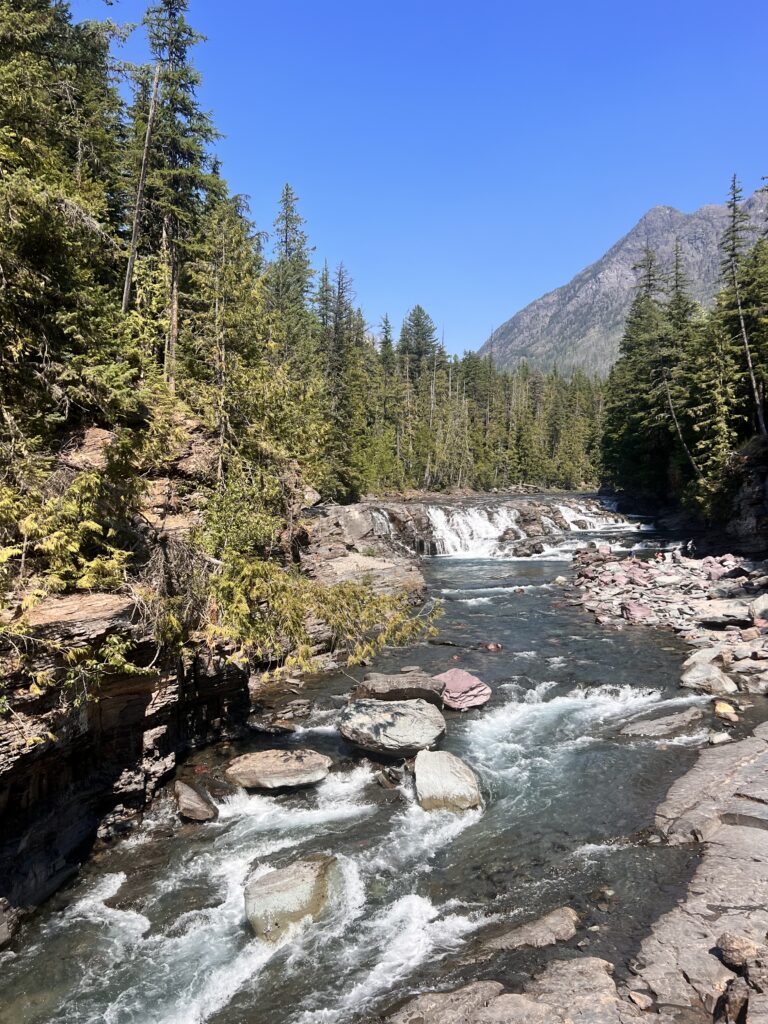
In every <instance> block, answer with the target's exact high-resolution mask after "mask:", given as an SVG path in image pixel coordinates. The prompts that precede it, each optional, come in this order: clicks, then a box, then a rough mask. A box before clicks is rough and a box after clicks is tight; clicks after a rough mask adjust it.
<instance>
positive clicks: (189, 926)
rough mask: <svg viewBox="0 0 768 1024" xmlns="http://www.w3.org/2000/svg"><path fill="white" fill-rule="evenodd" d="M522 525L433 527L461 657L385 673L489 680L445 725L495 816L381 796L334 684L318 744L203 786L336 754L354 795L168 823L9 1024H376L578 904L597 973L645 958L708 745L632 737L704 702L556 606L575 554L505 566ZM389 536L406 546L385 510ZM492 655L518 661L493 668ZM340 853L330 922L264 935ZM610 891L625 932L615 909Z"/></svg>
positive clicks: (204, 755) (679, 856)
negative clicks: (272, 939)
mask: <svg viewBox="0 0 768 1024" xmlns="http://www.w3.org/2000/svg"><path fill="white" fill-rule="evenodd" d="M520 507H521V504H520V503H519V502H518V503H516V504H514V505H513V504H512V503H511V502H510V503H502V502H496V503H494V504H492V505H488V506H487V507H485V508H483V507H478V506H477V505H474V506H468V505H467V504H463V505H456V506H453V507H451V506H449V505H447V504H444V505H438V504H435V505H432V506H429V509H430V511H429V513H428V523H429V526H430V527H431V530H432V532H433V539H434V542H435V543H436V544H438V546H439V547H440V548H441V549H442V552H443V553H444V554H445V555H450V556H453V557H444V558H432V559H425V561H424V572H425V576H426V578H427V581H428V584H429V589H430V592H431V593H432V594H433V595H434V596H439V597H442V599H443V600H444V603H445V616H444V618H443V620H442V621H441V624H440V628H441V636H440V638H439V639H440V640H449V641H450V643H451V645H452V646H441V645H433V644H424V645H422V646H419V647H416V648H410V649H407V650H399V651H387V652H385V653H384V654H383V655H381V656H380V657H379V658H378V659H377V661H376V665H375V668H376V670H377V671H385V672H386V671H389V672H397V671H399V669H400V667H401V666H402V665H406V664H414V663H416V664H419V665H421V666H422V667H423V668H424V669H425V670H426V671H428V672H430V673H434V674H436V673H438V672H440V671H444V670H445V669H447V668H450V667H452V666H453V665H456V664H458V665H459V666H460V667H461V668H465V669H467V670H468V671H470V672H474V673H476V674H477V675H479V676H481V677H482V678H483V679H484V680H486V681H487V682H488V683H489V685H490V686H491V688H492V690H493V697H492V700H491V702H490V703H489V704H488V705H487V706H486V707H484V708H482V709H478V710H476V711H473V712H470V713H467V714H464V715H460V714H456V713H452V712H446V718H447V735H446V738H445V741H444V744H443V745H444V747H445V748H446V749H448V750H450V751H452V752H453V753H455V754H457V755H458V756H460V757H462V758H463V759H464V760H465V761H466V762H467V763H468V764H470V765H471V766H472V768H473V769H474V770H475V771H476V772H477V774H478V776H479V777H480V780H481V784H482V788H483V793H484V797H485V808H484V810H483V811H482V812H481V811H472V812H470V813H467V814H464V815H453V814H450V813H448V812H426V811H423V810H422V809H421V808H420V807H419V806H418V804H417V803H415V801H414V799H413V792H412V789H411V784H410V783H409V782H407V781H406V782H404V783H403V785H402V786H400V787H399V788H398V789H397V790H395V791H393V792H390V791H388V790H386V789H384V788H382V787H381V786H380V785H379V784H378V783H377V781H376V771H377V767H378V766H374V765H371V764H369V763H367V762H365V761H361V760H360V757H359V754H355V753H354V752H353V751H352V750H351V749H350V748H349V747H347V746H346V745H345V744H344V743H343V742H342V740H341V738H340V736H339V734H338V732H337V730H336V728H335V722H336V719H337V716H338V714H339V711H340V709H341V707H342V706H343V704H344V702H345V700H346V696H347V694H348V692H349V677H348V676H347V675H342V674H340V675H337V676H334V677H330V678H324V679H320V680H315V681H311V682H309V683H308V684H307V686H306V688H305V690H304V691H303V696H306V697H307V698H309V699H311V700H312V701H313V703H314V707H313V711H312V713H311V715H310V717H309V718H308V719H306V720H305V721H303V722H302V723H301V726H300V727H299V728H298V729H297V730H296V732H295V733H293V734H291V735H288V736H285V737H263V738H261V739H259V738H257V737H255V738H254V739H252V740H249V741H246V742H244V743H243V744H242V745H241V746H239V747H238V746H236V747H235V748H234V749H232V748H230V749H216V748H210V749H208V750H205V751H201V752H198V753H197V754H195V755H194V757H193V758H192V759H191V763H190V764H189V765H187V766H186V768H185V771H187V772H189V773H191V772H192V771H193V770H194V771H195V772H196V773H197V774H195V775H194V778H195V779H196V780H198V781H201V782H205V780H206V779H207V778H210V777H214V778H220V777H221V772H222V768H223V766H224V765H225V764H226V763H227V762H228V760H229V759H230V758H231V757H233V756H234V755H235V754H237V753H240V752H244V751H245V750H249V749H255V748H259V747H265V746H275V745H281V746H282V745H285V746H289V747H290V746H300V747H311V748H314V749H317V750H320V751H322V752H323V753H327V754H329V755H330V756H331V757H332V758H333V760H334V769H333V771H332V773H331V775H329V777H328V778H327V779H326V780H325V781H324V782H323V783H321V784H320V785H319V786H318V787H316V788H315V789H310V790H306V791H302V792H298V793H292V794H277V795H272V794H249V793H246V792H244V791H237V792H234V793H232V794H231V795H229V796H225V797H222V796H221V795H219V797H218V802H219V818H218V821H216V822H211V823H209V824H205V825H181V824H180V823H179V822H178V821H177V820H176V816H175V814H174V812H173V809H172V804H171V803H170V801H167V802H165V803H162V802H161V803H160V804H158V805H156V807H155V808H154V809H153V810H152V812H151V813H150V814H149V815H148V816H147V818H146V819H145V821H144V823H143V824H142V825H141V826H140V827H139V828H138V829H137V830H136V831H135V833H134V834H133V836H132V837H131V838H130V839H128V840H127V841H125V842H122V843H119V844H117V845H116V846H115V847H114V848H112V849H109V850H106V851H104V852H103V853H102V854H101V855H100V857H99V858H98V859H97V860H95V861H92V862H91V863H90V864H88V865H87V866H86V868H85V870H84V871H83V873H82V875H81V877H80V878H79V879H78V880H77V881H76V882H75V883H74V884H73V885H72V886H70V888H69V889H67V890H64V891H63V892H62V893H61V894H60V895H59V896H57V897H55V899H54V901H53V903H52V904H51V905H50V906H49V907H47V908H44V909H43V910H42V911H41V912H40V913H39V914H38V915H37V917H36V918H35V919H34V920H33V921H32V922H31V923H30V924H29V925H28V926H27V927H26V928H25V929H24V930H23V932H22V933H21V935H20V937H19V938H18V939H17V941H16V943H15V945H14V947H13V950H12V953H11V954H8V953H6V954H0V957H4V959H3V961H2V971H1V974H0V993H1V995H0V1024H148V1022H150V1021H151V1022H152V1024H331V1022H332V1024H362V1022H370V1021H371V1020H372V1019H374V1018H375V1017H376V1016H377V1015H378V1014H380V1013H384V1012H386V1010H387V1008H388V1007H389V1006H391V1005H392V1004H393V1003H396V1002H398V1001H400V1000H402V998H403V997H405V996H406V995H408V994H409V993H411V992H414V991H420V990H424V989H428V988H431V987H436V986H437V987H440V986H442V985H444V984H445V983H444V981H443V976H444V974H445V973H448V974H449V975H450V979H451V983H460V982H461V981H462V980H471V979H472V977H473V973H472V971H473V968H472V966H471V965H472V957H471V956H470V957H467V956H466V954H467V952H471V947H472V943H473V942H475V941H477V936H478V935H479V934H481V933H482V931H483V929H484V928H486V927H488V926H489V925H492V924H493V923H494V922H497V923H498V924H501V923H502V922H506V923H507V924H509V925H510V926H511V925H512V924H514V923H516V922H518V921H520V920H526V919H530V918H533V917H536V916H538V915H539V914H541V913H544V912H547V911H549V910H551V909H553V908H554V907H556V906H560V905H562V904H563V903H566V902H569V903H570V904H571V905H573V906H575V907H576V909H577V910H578V911H579V912H580V913H581V915H582V918H583V921H584V923H585V925H599V926H600V930H599V931H596V932H591V933H589V935H590V939H589V941H590V955H594V956H603V957H605V958H606V959H609V960H612V961H614V962H616V961H617V960H619V961H620V959H621V957H622V956H623V955H625V954H626V955H628V953H629V952H630V951H632V950H633V949H634V946H635V942H636V937H637V933H638V930H640V929H642V927H643V924H644V922H646V921H647V920H649V919H650V917H652V916H656V914H657V913H658V910H659V907H660V906H661V905H663V903H664V901H665V900H671V899H674V897H675V883H676V881H677V880H682V879H683V878H684V877H685V872H686V871H687V870H688V864H689V858H688V855H687V854H686V853H685V851H683V852H682V853H681V852H680V851H679V850H678V849H676V848H675V849H666V848H659V847H646V846H644V845H642V843H641V842H640V841H639V840H638V839H637V837H636V836H635V835H634V833H635V831H636V830H638V829H641V828H643V827H645V826H646V825H647V824H648V822H649V821H650V820H651V819H652V813H653V808H654V807H655V805H656V803H657V802H658V801H659V799H660V798H661V796H662V795H663V793H664V791H665V790H666V788H667V786H668V784H669V782H670V781H671V780H672V779H673V778H674V777H675V775H676V774H678V773H681V772H682V771H683V770H684V768H685V767H686V765H687V764H688V763H689V761H690V759H691V758H692V757H693V746H694V745H695V743H696V742H698V740H697V731H696V730H693V731H692V732H691V733H690V734H689V735H684V736H682V737H678V738H677V739H676V740H675V741H673V742H667V743H664V744H659V743H654V742H650V741H647V740H639V739H638V740H628V739H625V738H622V737H621V735H620V730H621V728H622V727H623V725H624V724H625V723H626V722H627V721H629V720H631V719H633V718H637V717H641V716H646V715H656V714H659V713H662V712H664V711H665V710H666V709H667V708H669V707H671V708H673V709H674V710H678V708H679V706H681V705H685V704H688V705H691V704H695V703H696V702H697V700H698V698H696V697H693V696H691V695H689V694H686V695H685V696H684V697H682V698H681V697H680V691H678V690H677V688H676V687H675V680H676V678H677V675H678V674H679V665H680V661H681V650H682V648H681V646H680V645H678V644H677V642H676V641H675V640H674V638H672V639H670V640H669V641H668V642H665V644H664V646H663V647H661V646H660V645H659V643H658V641H657V638H656V637H655V636H654V635H653V634H652V633H651V632H650V631H644V630H628V631H626V632H625V633H620V632H606V631H604V630H602V629H601V628H600V627H599V626H597V625H595V624H594V623H593V622H591V620H589V619H588V618H587V617H585V616H584V614H583V612H582V611H581V610H580V609H577V608H573V607H569V606H562V603H560V604H558V603H557V597H558V596H559V595H560V593H561V591H560V587H559V585H558V584H557V583H556V582H555V580H556V577H557V576H558V575H560V574H562V573H563V572H564V571H566V570H565V568H564V565H563V564H562V560H563V559H565V558H567V557H568V554H567V550H565V549H564V548H563V547H562V546H561V547H560V548H559V549H558V554H557V557H558V558H559V559H560V564H552V563H551V562H549V561H547V560H546V558H540V559H539V560H535V559H534V560H531V559H519V560H507V559H505V558H504V556H503V551H504V545H505V544H506V543H507V542H502V541H501V538H502V537H503V536H504V535H505V534H507V533H508V532H509V531H511V532H512V534H513V540H514V539H517V538H518V537H519V538H520V539H523V538H524V537H525V529H524V527H523V525H522V522H521V517H520V514H519V509H520ZM556 510H557V506H556V505H554V504H553V505H552V514H551V516H550V518H551V521H552V523H553V524H555V520H556V517H557V511H556ZM592 514H596V513H594V512H593V513H592ZM576 518H578V519H584V516H583V515H579V514H578V512H577V513H576ZM542 522H543V520H542ZM555 525H556V524H555ZM624 525H625V527H626V524H624ZM608 526H609V530H610V529H611V526H612V524H608ZM378 528H379V529H381V531H382V535H383V533H384V531H386V530H389V529H390V528H392V524H391V521H389V520H388V518H387V516H386V514H385V513H382V522H381V523H380V524H379V527H378ZM578 529H579V527H578V526H576V527H575V530H576V531H578ZM595 536H597V535H595ZM569 537H570V539H571V540H573V541H575V540H576V539H578V537H576V535H575V534H571V532H570V531H569ZM580 537H581V540H582V541H583V540H584V534H581V535H580ZM554 543H560V544H561V545H562V543H563V534H562V531H561V533H560V534H559V537H558V538H555V536H554V535H553V544H554ZM499 556H501V557H499ZM489 640H493V641H495V642H496V643H499V644H501V645H502V647H503V650H502V652H501V653H496V654H493V653H489V652H488V651H487V650H486V649H485V646H484V645H485V644H486V643H487V641H489ZM457 658H458V661H456V660H455V659H457ZM351 759H354V761H351ZM318 853H322V854H328V853H332V854H334V855H336V857H337V858H338V860H339V864H340V867H341V878H342V882H341V885H340V887H339V889H338V890H337V891H336V892H335V893H334V895H333V896H332V899H331V901H330V905H329V906H328V908H327V911H326V913H325V915H324V916H323V917H322V918H321V919H320V920H318V921H317V922H316V923H313V924H308V925H306V926H304V927H298V928H296V929H295V930H294V931H293V932H292V933H290V934H289V935H288V936H286V938H285V939H284V940H283V942H282V943H281V944H279V945H277V946H269V945H267V944H265V943H263V942H261V941H260V940H258V939H256V938H254V936H253V935H252V933H251V932H250V930H249V927H248V925H247V922H246V919H245V915H244V907H243V893H242V890H243V882H244V879H245V877H246V875H247V874H248V873H249V872H250V871H252V870H254V869H255V870H257V871H258V872H260V873H266V872H268V871H269V870H271V869H273V868H276V867H282V866H284V865H286V864H289V863H290V862H291V861H292V860H293V859H294V858H297V857H303V856H307V855H310V854H318ZM601 887H607V888H610V889H611V890H613V891H614V892H615V893H616V896H615V899H616V901H617V905H618V906H619V907H626V908H627V910H628V913H627V914H626V915H624V916H623V917H622V915H621V914H620V913H619V912H618V911H617V912H616V913H615V914H609V913H607V912H605V911H604V910H601V909H600V908H599V906H598V905H596V904H595V902H594V900H593V899H592V897H591V896H590V894H591V893H594V892H595V891H596V890H598V889H600V888H601ZM514 963H516V962H513V970H516V969H517V968H516V967H515V966H514Z"/></svg>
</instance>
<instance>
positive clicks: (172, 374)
mask: <svg viewBox="0 0 768 1024" xmlns="http://www.w3.org/2000/svg"><path fill="white" fill-rule="evenodd" d="M187 7H188V0H159V2H158V3H156V4H154V5H153V6H151V7H150V8H149V9H148V10H147V13H146V15H145V17H144V25H145V27H146V30H147V35H148V38H149V46H150V50H151V52H152V55H153V57H154V59H155V62H156V63H157V64H158V65H159V67H160V93H159V97H160V98H159V103H158V108H157V115H156V118H155V123H154V128H153V136H152V139H153V141H152V145H151V160H150V163H149V170H148V173H147V185H146V196H147V201H146V209H147V219H148V221H150V222H151V224H152V236H153V237H152V241H151V244H152V246H153V248H154V249H155V251H157V249H158V247H159V250H160V252H161V254H162V259H163V262H164V264H165V267H166V269H167V275H168V278H167V288H168V327H167V337H166V345H165V351H164V353H163V366H164V371H165V377H166V380H167V381H168V384H169V386H170V388H171V390H173V388H174V386H175V379H176V358H177V349H178V340H179V331H180V325H181V291H182V287H183V281H182V276H183V272H184V269H185V265H186V263H187V261H188V260H189V259H190V258H191V256H192V255H193V253H194V246H195V243H196V240H197V234H198V228H199V224H200V219H201V216H202V212H203V209H204V207H205V201H206V195H207V193H208V192H209V191H212V190H215V189H216V188H217V187H219V184H220V182H219V179H218V177H217V176H216V175H214V174H212V173H211V161H210V156H209V151H208V147H209V146H210V144H211V143H212V142H213V140H214V139H215V138H216V137H217V132H216V130H215V128H214V126H213V123H212V121H211V119H210V117H209V116H208V115H207V114H206V113H205V112H204V111H202V110H201V108H200V106H199V103H198V101H197V89H198V86H199V84H200V75H199V73H198V72H197V71H196V69H195V68H194V67H193V65H192V64H191V62H190V50H191V49H192V47H193V46H194V45H196V44H197V43H199V42H200V41H201V40H202V39H203V37H202V36H200V35H199V34H198V33H196V32H195V31H194V30H193V29H192V28H191V27H190V25H189V23H188V22H187V20H186V16H185V15H186V11H187ZM141 134H142V133H141V132H139V135H140V136H141ZM139 173H140V170H139V171H137V180H138V175H139Z"/></svg>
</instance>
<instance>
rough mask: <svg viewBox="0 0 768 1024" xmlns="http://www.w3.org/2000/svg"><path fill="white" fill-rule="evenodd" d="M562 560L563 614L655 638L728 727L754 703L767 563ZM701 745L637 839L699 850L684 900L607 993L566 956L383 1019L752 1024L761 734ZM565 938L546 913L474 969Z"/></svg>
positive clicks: (565, 922) (765, 817)
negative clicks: (680, 654)
mask: <svg viewBox="0 0 768 1024" xmlns="http://www.w3.org/2000/svg"><path fill="white" fill-rule="evenodd" d="M575 563H576V579H575V584H576V586H577V587H578V588H579V589H580V590H581V591H582V596H581V597H580V598H579V601H580V603H582V604H583V605H584V607H585V608H586V609H587V610H588V611H590V612H592V613H593V614H594V616H595V619H596V621H597V622H599V623H601V624H602V625H615V626H617V627H619V628H623V627H626V626H630V625H631V626H636V625H646V626H652V627H655V628H661V629H663V628H666V629H671V630H675V631H676V632H677V633H678V634H679V635H680V636H681V637H682V638H683V639H684V640H685V641H686V642H687V643H688V644H690V645H691V647H692V649H693V650H692V653H691V655H690V657H689V658H688V659H687V660H686V661H685V663H684V665H683V672H682V676H681V686H682V687H684V688H688V689H692V690H695V691H697V692H701V693H703V694H709V695H712V696H713V697H714V698H721V697H723V696H726V697H730V698H731V699H732V703H729V702H726V701H723V700H719V701H717V702H716V703H715V714H716V715H717V716H718V717H719V718H721V719H724V720H725V721H726V723H727V725H728V727H731V726H732V725H733V724H734V723H736V722H738V721H739V712H741V711H742V710H745V709H746V707H748V698H749V697H750V696H752V695H761V696H762V695H765V694H766V693H768V620H767V619H766V618H764V616H765V615H766V614H768V562H764V561H751V560H748V559H745V558H742V557H737V556H734V555H730V554H725V555H720V556H717V557H715V556H709V557H706V558H703V559H695V558H690V557H686V556H685V555H683V554H681V553H680V552H679V551H672V552H666V553H663V554H660V555H659V556H657V557H656V558H653V559H639V558H634V557H630V558H618V557H616V556H615V555H614V554H613V553H612V551H611V549H610V547H609V546H608V545H604V546H601V547H596V546H594V545H592V546H591V547H590V548H588V549H586V550H584V551H583V552H581V553H579V554H578V555H577V556H576V558H575ZM702 717H703V715H702V712H701V711H700V710H698V709H696V708H691V709H689V710H688V711H684V712H679V713H677V714H673V715H668V716H666V717H665V718H658V719H655V720H651V721H643V720H641V721H638V722H633V723H631V724H630V725H629V726H627V727H626V728H625V729H624V730H623V734H625V735H627V736H640V737H650V738H652V739H661V740H662V741H663V738H664V737H666V736H669V735H674V734H675V733H676V732H679V731H680V730H681V729H683V728H686V727H689V726H691V725H693V724H694V723H696V722H699V721H700V720H701V719H702ZM709 735H710V743H714V744H716V746H714V747H710V748H709V749H706V750H704V751H703V752H702V753H701V754H700V756H699V759H698V761H697V763H696V764H695V766H694V768H693V769H692V770H691V771H689V772H688V773H687V774H686V775H684V776H683V777H682V778H681V779H679V780H678V781H677V782H676V783H675V784H674V785H673V786H672V788H671V789H670V790H669V792H668V794H667V797H666V799H665V800H664V802H663V803H662V804H661V805H660V806H659V808H658V810H657V813H656V816H655V821H654V827H655V830H656V835H655V836H651V841H652V842H665V843H668V844H670V845H675V846H679V845H684V844H687V845H690V846H691V847H692V849H696V850H698V851H699V855H700V859H699V864H698V867H697V868H696V871H695V874H694V876H693V878H692V880H691V882H690V884H689V886H688V888H687V892H686V894H685V896H684V897H683V898H682V899H681V900H680V902H679V903H678V904H677V905H676V906H675V907H673V909H671V910H670V911H669V912H667V913H666V914H664V915H663V916H662V917H660V918H659V919H658V920H657V921H656V922H655V923H654V924H653V925H652V927H651V929H650V933H649V934H648V935H647V936H646V937H645V939H644V940H643V941H642V943H641V945H640V948H639V950H638V954H637V956H636V958H635V959H634V961H633V962H632V963H630V964H629V971H630V973H629V975H628V980H625V981H622V982H620V983H619V984H618V985H617V984H616V982H615V981H614V977H613V975H614V967H613V965H612V964H610V963H608V962H606V961H605V960H601V959H598V958H595V957H590V956H579V955H578V953H577V952H576V949H574V948H573V946H571V948H569V949H567V950H566V951H564V959H555V960H552V961H550V962H549V963H547V965H546V966H545V967H544V968H543V970H542V971H541V972H539V973H538V974H536V975H534V977H533V978H532V979H531V980H530V981H529V982H527V983H524V984H523V985H522V991H514V992H507V991H505V986H504V985H503V984H501V983H499V982H497V981H481V982H476V983H473V984H470V985H468V986H465V987H464V988H462V989H458V990H454V991H452V992H443V993H434V994H426V995H422V996H419V997H418V998H416V999H414V1000H412V1001H411V1002H409V1003H408V1004H407V1005H406V1006H405V1007H403V1008H401V1009H400V1010H398V1011H397V1012H395V1013H394V1015H393V1016H391V1017H390V1018H388V1019H390V1020H391V1021H392V1022H393V1024H415V1022H417V1021H418V1022H419V1024H459V1022H461V1024H488V1022H490V1021H498V1022H501V1021H503V1022H504V1024H530V1022H536V1024H576V1022H584V1024H587V1022H589V1024H627V1022H629V1021H638V1020H645V1019H648V1020H649V1021H650V1020H658V1021H661V1022H663V1024H704V1022H708V1024H712V1022H716V1024H768V945H766V937H767V936H768V911H767V910H766V907H767V906H768V723H766V724H762V725H759V726H757V727H756V728H755V730H754V734H753V735H752V736H751V737H749V738H745V739H742V740H740V741H738V742H733V743H731V744H729V745H728V746H722V745H721V743H722V741H725V740H728V739H730V738H731V737H730V736H729V735H728V733H727V732H723V731H719V732H710V734H709ZM566 915H568V916H566ZM570 915H572V916H570ZM550 918H551V919H553V922H554V923H553V922H552V921H550ZM555 918H557V920H554V919H555ZM561 919H562V920H561ZM579 927H580V925H579V922H578V919H577V918H576V915H574V914H573V911H571V910H570V908H567V907H565V908H561V909H560V910H558V911H555V912H553V913H552V914H550V915H548V916H547V917H545V918H543V919H541V920H540V921H533V922H529V923H528V924H527V925H524V926H522V927H521V928H518V929H516V930H515V931H514V932H513V933H510V934H509V935H503V936H500V937H498V938H495V939H492V940H490V942H486V943H485V947H487V951H486V954H485V956H486V958H488V957H490V956H493V955H494V953H495V952H496V951H497V950H500V949H517V948H519V947H520V946H525V945H528V946H534V947H541V946H555V945H556V944H558V943H559V942H561V941H566V942H568V941H570V940H572V939H573V938H574V936H576V935H577V934H578V929H579ZM577 945H578V944H577ZM479 959H482V956H481V957H479Z"/></svg>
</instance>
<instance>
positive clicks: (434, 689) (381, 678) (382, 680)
mask: <svg viewBox="0 0 768 1024" xmlns="http://www.w3.org/2000/svg"><path fill="white" fill-rule="evenodd" d="M443 687H444V684H443V683H441V682H439V681H438V680H437V679H433V678H432V676H429V675H427V673H426V672H421V671H420V670H418V669H417V670H415V671H411V672H405V673H401V674H400V675H396V676H394V675H392V676H390V675H384V674H382V673H379V672H369V673H368V675H366V677H365V678H364V679H363V681H362V683H358V684H357V686H356V687H355V688H354V690H353V691H352V695H351V698H350V699H351V700H366V699H369V700H426V701H429V703H430V704H434V705H435V706H436V707H438V708H439V707H441V706H442V693H443Z"/></svg>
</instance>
